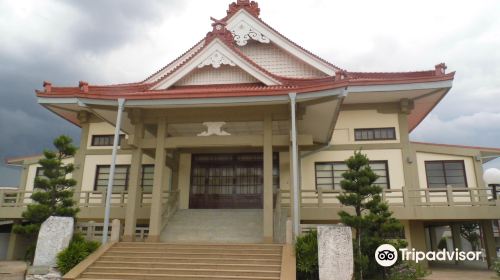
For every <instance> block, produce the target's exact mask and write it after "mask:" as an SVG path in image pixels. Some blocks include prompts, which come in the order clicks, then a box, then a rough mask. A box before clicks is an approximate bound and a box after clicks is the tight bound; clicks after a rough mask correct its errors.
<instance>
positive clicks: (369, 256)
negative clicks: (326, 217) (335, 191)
mask: <svg viewBox="0 0 500 280" xmlns="http://www.w3.org/2000/svg"><path fill="white" fill-rule="evenodd" d="M346 164H347V168H348V171H346V172H345V173H344V174H342V177H343V178H344V180H342V181H341V182H340V185H341V187H342V190H343V191H344V192H343V193H342V194H340V195H339V196H338V199H339V201H340V203H342V204H343V205H345V206H350V207H353V208H354V214H349V213H348V212H346V211H340V212H339V216H340V219H341V222H342V223H343V224H345V225H347V226H350V227H352V228H354V229H355V236H354V240H353V243H354V244H353V246H354V267H355V277H356V279H363V278H365V279H374V278H379V277H380V278H383V277H385V270H384V269H383V268H382V267H380V266H378V265H377V264H376V261H375V258H374V255H375V250H376V249H377V247H378V246H379V245H381V244H384V243H389V244H393V245H395V247H396V248H399V247H403V246H406V244H405V242H404V241H401V240H397V239H389V238H391V237H393V236H395V235H398V234H399V233H400V232H401V230H402V225H401V224H400V223H399V221H398V220H396V219H395V218H393V217H392V212H390V211H389V207H388V205H387V203H385V202H384V201H383V200H382V196H381V194H382V188H381V187H380V186H378V185H376V184H375V181H376V180H377V179H378V177H379V176H378V175H377V174H375V172H373V170H372V169H371V167H370V160H369V159H368V157H367V156H366V155H364V154H362V153H361V151H356V152H354V155H353V156H351V157H350V158H349V159H347V160H346Z"/></svg>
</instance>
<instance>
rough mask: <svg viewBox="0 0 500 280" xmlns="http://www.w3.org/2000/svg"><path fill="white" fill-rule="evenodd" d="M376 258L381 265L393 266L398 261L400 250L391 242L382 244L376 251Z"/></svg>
mask: <svg viewBox="0 0 500 280" xmlns="http://www.w3.org/2000/svg"><path fill="white" fill-rule="evenodd" d="M375 260H376V261H377V263H378V264H379V265H381V266H385V267H388V266H392V265H393V264H395V263H396V262H397V261H398V251H397V250H396V248H394V246H392V245H390V244H382V245H380V246H378V248H377V250H376V251H375Z"/></svg>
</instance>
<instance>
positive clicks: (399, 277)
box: [388, 262, 427, 280]
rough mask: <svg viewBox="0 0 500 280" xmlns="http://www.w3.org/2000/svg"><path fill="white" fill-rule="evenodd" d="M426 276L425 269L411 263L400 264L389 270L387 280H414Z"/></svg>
mask: <svg viewBox="0 0 500 280" xmlns="http://www.w3.org/2000/svg"><path fill="white" fill-rule="evenodd" d="M426 274H427V272H426V271H425V269H424V268H423V267H422V266H420V265H418V264H415V263H413V262H400V263H399V264H397V265H395V266H393V267H391V269H390V270H389V277H388V280H416V279H419V278H421V277H424V276H425V275H426Z"/></svg>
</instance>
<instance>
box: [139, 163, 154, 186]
mask: <svg viewBox="0 0 500 280" xmlns="http://www.w3.org/2000/svg"><path fill="white" fill-rule="evenodd" d="M146 167H153V184H151V193H153V186H154V174H155V170H154V167H155V165H154V164H142V165H141V190H142V191H143V192H144V174H145V172H144V170H145V168H146Z"/></svg>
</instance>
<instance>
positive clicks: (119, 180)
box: [94, 165, 130, 192]
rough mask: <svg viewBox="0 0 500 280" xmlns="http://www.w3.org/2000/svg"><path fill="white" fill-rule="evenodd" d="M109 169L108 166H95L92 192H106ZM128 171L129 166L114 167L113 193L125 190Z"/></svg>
mask: <svg viewBox="0 0 500 280" xmlns="http://www.w3.org/2000/svg"><path fill="white" fill-rule="evenodd" d="M110 169H111V168H110V166H109V165H98V166H97V168H96V176H95V183H94V190H97V191H105V190H106V188H107V187H108V180H109V173H110ZM129 169H130V166H129V165H116V167H115V178H114V180H113V191H115V192H121V191H125V190H127V188H128V174H129Z"/></svg>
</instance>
